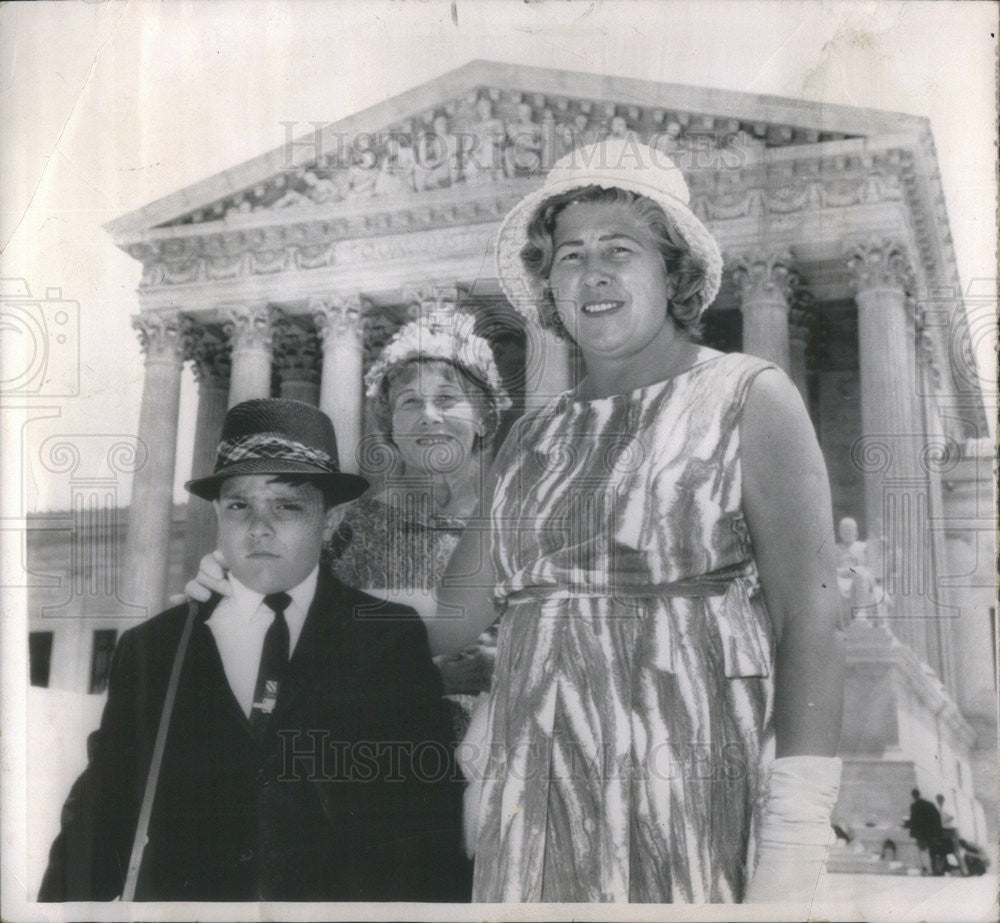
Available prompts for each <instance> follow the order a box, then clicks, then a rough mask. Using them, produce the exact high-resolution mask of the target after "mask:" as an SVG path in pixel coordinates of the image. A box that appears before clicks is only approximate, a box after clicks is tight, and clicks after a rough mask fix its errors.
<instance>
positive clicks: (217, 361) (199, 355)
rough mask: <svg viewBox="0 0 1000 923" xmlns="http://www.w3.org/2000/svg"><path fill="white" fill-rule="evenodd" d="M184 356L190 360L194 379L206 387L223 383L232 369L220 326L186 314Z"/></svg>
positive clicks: (224, 384) (228, 350)
mask: <svg viewBox="0 0 1000 923" xmlns="http://www.w3.org/2000/svg"><path fill="white" fill-rule="evenodd" d="M182 336H183V338H184V359H185V360H186V361H189V362H191V366H192V369H193V371H194V377H195V380H196V381H197V382H198V383H199V385H205V386H207V387H216V388H219V387H225V386H227V385H228V382H229V374H230V371H231V369H232V356H231V353H230V347H229V342H228V340H227V339H226V337H225V336H224V335H223V334H222V331H221V330H216V329H214V328H211V327H208V326H207V325H206V324H201V323H198V321H196V320H194V319H193V318H191V317H185V318H184V319H183V323H182Z"/></svg>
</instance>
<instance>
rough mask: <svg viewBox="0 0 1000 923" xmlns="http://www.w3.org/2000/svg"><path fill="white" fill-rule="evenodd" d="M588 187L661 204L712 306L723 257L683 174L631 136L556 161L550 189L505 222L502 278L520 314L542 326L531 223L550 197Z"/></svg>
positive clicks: (703, 298) (703, 299) (500, 244)
mask: <svg viewBox="0 0 1000 923" xmlns="http://www.w3.org/2000/svg"><path fill="white" fill-rule="evenodd" d="M585 186H600V187H601V188H602V189H624V190H626V191H628V192H635V193H638V194H639V195H642V196H645V197H646V198H648V199H651V200H652V201H653V202H655V203H656V204H657V205H659V206H660V208H662V209H663V211H664V212H665V213H666V216H667V220H668V221H670V222H671V224H672V225H673V227H674V229H675V230H676V232H677V234H678V236H679V237H680V238H681V239H682V240H683V241H684V242H685V244H687V247H688V250H689V252H690V255H691V257H692V258H693V259H694V260H695V261H696V262H697V263H700V264H701V266H702V268H703V269H704V272H705V283H704V286H703V287H702V289H701V291H700V292H699V293H698V300H699V301H700V311H702V312H703V311H704V310H705V308H707V307H708V306H709V305H710V304H711V303H712V301H713V300H714V299H715V296H716V295H717V294H718V293H719V286H720V285H721V284H722V254H721V253H720V252H719V245H718V244H717V243H716V242H715V238H714V237H712V235H711V234H710V233H709V231H708V228H706V227H705V225H704V224H702V223H701V220H700V219H699V218H698V216H697V215H695V213H694V212H693V211H691V209H690V207H689V204H688V203H689V202H690V195H689V193H688V187H687V183H686V182H685V181H684V175H683V174H682V173H681V171H680V169H679V168H678V167H677V165H676V164H675V163H674V162H673V161H672V160H671V159H670V157H669V156H668V155H667V154H665V153H663V152H662V151H658V150H656V149H654V148H651V147H649V146H648V145H646V144H643V143H642V142H641V141H639V140H638V139H637V138H636V137H635V136H634V135H627V136H625V137H623V138H607V139H605V140H604V141H598V142H597V143H596V144H588V145H586V146H584V147H579V148H576V149H575V150H573V151H570V152H569V153H568V154H567V155H566V156H565V157H562V158H560V159H559V160H558V161H556V163H555V165H554V166H553V167H552V169H551V170H550V171H549V175H548V176H547V177H546V180H545V185H544V186H542V188H541V189H536V190H535V191H534V192H532V193H529V194H528V195H526V196H525V197H524V198H523V199H521V201H520V202H518V203H517V205H515V206H514V207H513V208H512V209H511V210H510V213H509V214H508V215H507V217H506V218H504V221H503V224H502V225H501V226H500V232H499V234H498V236H497V278H498V279H499V281H500V286H501V288H502V289H503V291H504V294H505V295H506V296H507V299H508V301H510V303H511V304H512V305H513V306H514V307H515V308H517V310H518V311H520V312H521V313H522V314H523V315H524V316H525V317H526V318H528V319H529V320H533V321H536V322H537V321H538V320H539V314H538V306H539V304H541V303H542V301H543V297H544V292H543V288H542V286H541V284H540V283H539V282H538V281H536V280H535V279H534V278H533V277H532V276H531V274H530V273H529V272H528V271H527V270H526V269H525V268H524V263H522V261H521V251H522V250H523V249H524V246H525V244H527V243H528V235H527V230H528V225H529V224H531V221H532V219H533V218H534V217H535V215H536V214H537V213H538V210H539V209H540V208H541V207H542V206H543V205H544V204H545V203H546V202H547V201H548V200H549V199H551V198H553V197H554V196H557V195H561V194H562V193H564V192H571V191H572V190H574V189H582V188H584V187H585Z"/></svg>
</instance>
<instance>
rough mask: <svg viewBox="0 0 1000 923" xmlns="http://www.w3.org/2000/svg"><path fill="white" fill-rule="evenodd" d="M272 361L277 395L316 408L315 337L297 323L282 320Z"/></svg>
mask: <svg viewBox="0 0 1000 923" xmlns="http://www.w3.org/2000/svg"><path fill="white" fill-rule="evenodd" d="M274 359H275V362H276V364H277V367H278V380H279V382H280V385H279V394H280V395H281V396H282V397H284V398H288V399H289V400H293V401H303V402H304V403H306V404H312V405H313V406H314V407H316V406H318V405H319V375H320V373H319V363H320V346H319V338H318V337H317V336H316V334H315V333H313V332H312V331H311V330H306V329H305V328H304V327H302V326H301V325H300V324H299V323H298V322H297V320H293V319H292V318H288V317H284V318H282V319H281V322H280V323H279V324H278V326H277V333H276V336H275V342H274Z"/></svg>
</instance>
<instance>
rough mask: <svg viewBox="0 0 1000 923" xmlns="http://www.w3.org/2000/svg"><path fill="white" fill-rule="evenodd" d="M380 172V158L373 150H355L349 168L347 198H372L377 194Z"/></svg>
mask: <svg viewBox="0 0 1000 923" xmlns="http://www.w3.org/2000/svg"><path fill="white" fill-rule="evenodd" d="M378 173H379V169H378V159H377V158H376V157H374V156H373V155H372V152H371V151H358V152H355V154H354V157H353V159H352V160H351V166H350V167H349V168H348V170H347V178H348V191H347V198H349V199H370V198H371V197H372V196H373V195H375V183H376V180H377V179H378Z"/></svg>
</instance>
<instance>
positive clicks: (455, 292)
mask: <svg viewBox="0 0 1000 923" xmlns="http://www.w3.org/2000/svg"><path fill="white" fill-rule="evenodd" d="M403 300H404V301H405V302H406V304H407V306H408V307H407V310H406V313H407V314H408V315H409V317H410V318H411V319H412V320H416V319H417V318H418V317H424V316H425V315H427V314H440V313H444V314H451V313H453V312H454V311H457V310H458V305H459V301H460V300H461V292H460V291H459V289H458V286H457V285H435V284H433V283H429V284H427V285H423V286H420V287H419V288H413V289H407V290H406V291H404V292H403Z"/></svg>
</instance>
